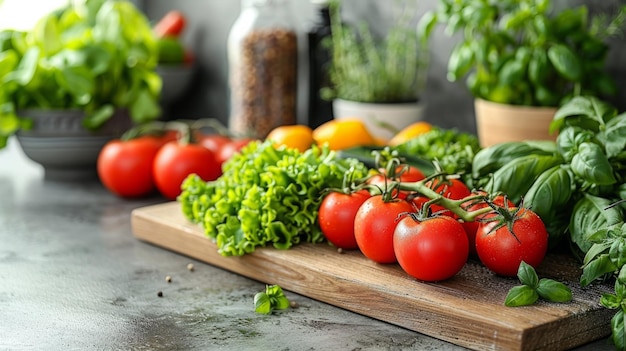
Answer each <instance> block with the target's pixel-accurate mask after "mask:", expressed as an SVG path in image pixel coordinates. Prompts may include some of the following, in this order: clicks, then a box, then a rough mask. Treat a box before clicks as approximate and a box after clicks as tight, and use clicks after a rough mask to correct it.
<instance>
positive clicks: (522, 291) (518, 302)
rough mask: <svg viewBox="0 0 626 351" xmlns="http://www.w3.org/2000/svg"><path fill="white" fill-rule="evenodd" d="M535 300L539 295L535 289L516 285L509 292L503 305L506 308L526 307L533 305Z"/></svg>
mask: <svg viewBox="0 0 626 351" xmlns="http://www.w3.org/2000/svg"><path fill="white" fill-rule="evenodd" d="M537 299H539V295H538V294H537V292H536V291H535V289H533V288H531V287H530V286H528V285H518V286H514V287H513V288H511V290H509V293H508V294H507V295H506V300H505V301H504V304H505V305H506V306H508V307H518V306H528V305H532V304H534V303H535V301H537Z"/></svg>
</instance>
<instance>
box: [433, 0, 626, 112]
mask: <svg viewBox="0 0 626 351" xmlns="http://www.w3.org/2000/svg"><path fill="white" fill-rule="evenodd" d="M439 5H440V7H439V9H438V11H436V17H437V18H438V21H439V22H440V23H443V24H445V26H446V31H447V33H448V34H450V35H452V34H453V33H457V32H461V34H462V37H461V38H462V40H461V41H460V42H459V43H458V44H457V45H456V47H455V48H454V49H453V51H452V53H451V54H450V58H449V62H448V79H449V80H451V81H456V80H459V79H461V78H462V77H464V76H467V85H468V87H469V89H470V91H471V93H472V94H473V95H474V96H475V97H478V98H482V99H485V100H489V101H493V102H499V103H506V104H513V105H526V106H552V107H558V106H560V105H561V104H563V103H564V102H565V101H567V100H569V99H570V98H571V97H573V96H578V95H593V96H603V97H608V96H611V95H613V94H615V93H616V85H615V82H614V81H613V79H612V77H611V76H610V75H609V74H608V73H607V72H606V71H605V61H606V56H607V52H608V51H609V46H608V44H607V39H609V38H610V37H612V36H615V35H619V34H621V33H622V30H623V27H624V23H625V22H626V7H622V8H621V9H620V10H619V12H617V14H615V16H612V17H609V16H608V15H606V14H598V15H595V16H591V15H590V14H589V10H588V9H587V7H585V6H579V7H576V8H566V9H563V10H562V11H559V12H554V11H553V9H552V8H551V2H550V0H501V1H487V0H470V1H457V0H440V2H439Z"/></svg>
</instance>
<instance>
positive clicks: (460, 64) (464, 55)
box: [448, 43, 474, 81]
mask: <svg viewBox="0 0 626 351" xmlns="http://www.w3.org/2000/svg"><path fill="white" fill-rule="evenodd" d="M473 63H474V53H473V52H472V49H471V47H470V44H461V43H459V44H458V45H457V46H456V47H455V48H454V49H453V50H452V53H451V54H450V59H449V60H448V80H450V81H456V80H458V79H460V78H461V77H463V76H464V75H465V74H466V73H467V72H468V71H469V70H470V68H472V64H473Z"/></svg>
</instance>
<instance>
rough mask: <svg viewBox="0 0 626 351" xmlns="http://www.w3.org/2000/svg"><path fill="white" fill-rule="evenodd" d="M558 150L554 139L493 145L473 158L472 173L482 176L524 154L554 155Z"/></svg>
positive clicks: (476, 176) (477, 176) (478, 176)
mask: <svg viewBox="0 0 626 351" xmlns="http://www.w3.org/2000/svg"><path fill="white" fill-rule="evenodd" d="M556 150H557V149H556V144H555V143H554V142H552V141H543V142H532V141H512V142H504V143H500V144H496V145H492V146H489V147H486V148H484V149H482V150H480V151H478V152H477V153H476V155H475V156H474V159H473V160H472V175H473V176H474V177H475V178H480V177H483V176H485V175H487V174H489V173H491V172H495V171H496V170H498V169H500V168H502V166H504V165H505V164H507V163H509V162H510V161H512V160H515V159H517V158H520V157H522V156H527V155H529V154H533V155H552V154H554V153H555V152H556Z"/></svg>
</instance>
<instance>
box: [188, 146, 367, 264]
mask: <svg viewBox="0 0 626 351" xmlns="http://www.w3.org/2000/svg"><path fill="white" fill-rule="evenodd" d="M367 171H368V168H367V167H366V166H365V165H364V164H362V163H361V162H359V161H357V160H356V159H340V158H338V157H336V155H335V152H334V151H331V150H329V149H327V148H318V147H315V146H314V147H312V148H311V149H309V150H307V151H305V152H300V151H298V150H296V149H288V148H275V147H274V146H272V144H271V143H269V142H253V143H250V144H248V145H247V146H246V147H244V148H243V149H242V150H241V153H239V154H236V155H235V156H234V157H233V158H232V159H230V160H229V161H227V162H226V163H225V164H224V173H223V175H222V176H221V177H220V178H218V179H217V180H215V181H212V182H205V181H203V180H202V179H200V178H199V177H198V176H197V175H190V176H189V177H188V178H187V179H186V180H185V181H184V182H183V184H182V190H183V191H182V193H181V195H180V196H179V197H178V201H179V202H180V203H181V204H182V211H183V214H184V215H185V217H186V218H187V219H189V220H190V221H191V222H194V223H199V224H201V225H202V227H203V228H204V232H205V234H206V235H207V236H208V237H209V238H211V239H213V240H214V241H215V243H216V244H217V247H218V251H219V253H220V254H221V255H223V256H242V255H245V254H247V253H251V252H253V251H254V250H255V249H256V248H257V247H263V246H267V245H272V246H273V247H275V248H277V249H289V248H290V247H292V246H293V245H296V244H299V243H301V242H310V243H320V242H323V241H324V235H323V234H322V231H321V229H320V228H319V224H318V222H317V214H318V211H319V206H320V203H321V200H322V196H321V194H322V191H323V190H324V189H326V188H340V187H342V186H343V183H344V177H346V176H347V175H348V176H350V177H352V178H351V179H356V178H361V177H364V176H365V175H366V174H367Z"/></svg>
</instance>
